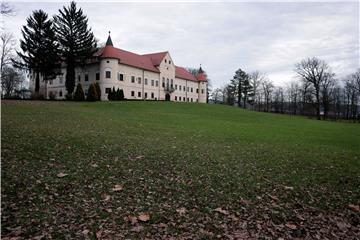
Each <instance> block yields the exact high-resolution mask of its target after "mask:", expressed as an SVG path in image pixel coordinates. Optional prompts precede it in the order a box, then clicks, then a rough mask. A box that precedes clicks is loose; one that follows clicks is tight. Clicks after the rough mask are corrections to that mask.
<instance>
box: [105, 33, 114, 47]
mask: <svg viewBox="0 0 360 240" xmlns="http://www.w3.org/2000/svg"><path fill="white" fill-rule="evenodd" d="M105 45H106V46H113V43H112V41H111V37H110V31H109V37H108V39H107V41H106V44H105Z"/></svg>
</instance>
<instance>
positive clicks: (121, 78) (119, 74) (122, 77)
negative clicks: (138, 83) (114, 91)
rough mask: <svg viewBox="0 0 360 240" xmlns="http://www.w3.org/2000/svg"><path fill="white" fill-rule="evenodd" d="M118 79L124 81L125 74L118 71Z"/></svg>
mask: <svg viewBox="0 0 360 240" xmlns="http://www.w3.org/2000/svg"><path fill="white" fill-rule="evenodd" d="M118 80H119V81H124V74H122V73H118Z"/></svg>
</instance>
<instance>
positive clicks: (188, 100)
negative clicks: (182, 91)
mask: <svg viewBox="0 0 360 240" xmlns="http://www.w3.org/2000/svg"><path fill="white" fill-rule="evenodd" d="M181 99H182V101H183V102H194V99H193V98H185V97H182V98H181V97H178V96H175V101H179V102H181ZM195 101H196V102H198V99H197V98H196V99H195Z"/></svg>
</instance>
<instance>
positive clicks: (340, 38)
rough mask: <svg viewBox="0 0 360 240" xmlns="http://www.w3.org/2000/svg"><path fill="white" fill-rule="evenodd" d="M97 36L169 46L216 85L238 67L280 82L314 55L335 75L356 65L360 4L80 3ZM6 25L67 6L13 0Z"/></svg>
mask: <svg viewBox="0 0 360 240" xmlns="http://www.w3.org/2000/svg"><path fill="white" fill-rule="evenodd" d="M78 4H79V6H81V7H82V8H83V9H84V11H85V13H86V14H87V15H88V17H89V24H90V25H91V27H92V29H93V31H94V34H95V36H96V37H97V38H98V39H99V40H100V41H101V42H104V41H106V38H107V32H108V31H109V30H111V36H112V39H113V42H114V45H115V46H116V47H119V48H122V49H126V50H129V51H134V52H136V53H149V52H155V51H165V50H168V51H169V52H170V54H171V55H172V58H173V60H174V61H175V64H177V65H180V66H189V67H198V66H199V64H200V63H201V64H202V66H203V67H204V69H205V70H206V71H207V72H208V75H209V77H210V78H211V79H212V81H213V85H214V86H215V87H219V86H221V85H223V84H224V83H225V82H227V81H228V80H229V79H230V78H232V76H233V74H234V72H235V70H236V69H238V68H242V69H244V70H245V71H253V70H260V71H262V72H267V73H268V75H269V77H270V79H272V80H273V81H274V82H275V83H276V84H277V85H283V84H285V83H286V82H287V81H289V80H291V79H292V78H293V76H294V73H293V68H294V64H295V63H296V62H298V61H300V60H301V59H302V58H305V57H308V56H316V57H319V58H322V59H324V60H325V61H327V62H328V63H329V64H330V66H331V67H332V68H333V71H334V72H335V73H337V75H338V76H339V77H341V76H344V75H346V74H348V73H350V72H353V71H355V69H356V68H358V67H359V4H358V3H356V2H353V3H351V2H347V3H325V2H323V3H304V2H302V3H296V2H295V3H294V2H282V3H260V2H256V3H239V2H228V3H219V2H217V3H215V2H213V3H203V2H202V3H201V2H198V3H171V4H170V3H116V2H107V3H98V2H80V3H78ZM14 5H15V7H16V9H17V15H16V16H15V17H11V18H7V19H5V27H6V29H7V30H8V31H11V32H13V33H14V34H15V35H16V37H17V38H20V37H21V35H20V30H21V27H22V25H24V24H25V23H26V17H27V16H29V14H31V12H32V10H35V9H39V8H41V9H44V10H45V11H46V12H48V13H49V15H50V16H52V15H54V14H56V13H57V10H58V9H59V8H61V7H62V6H63V5H64V3H61V2H53V3H46V2H38V3H25V2H22V3H14Z"/></svg>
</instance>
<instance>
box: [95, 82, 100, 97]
mask: <svg viewBox="0 0 360 240" xmlns="http://www.w3.org/2000/svg"><path fill="white" fill-rule="evenodd" d="M95 89H96V94H97V96H98V100H99V101H101V88H100V85H99V83H98V82H96V83H95Z"/></svg>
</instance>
